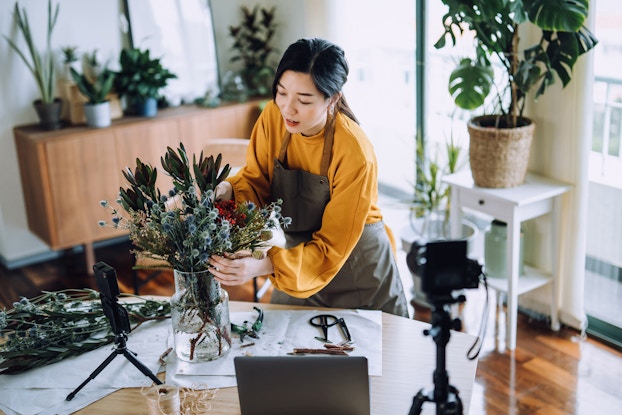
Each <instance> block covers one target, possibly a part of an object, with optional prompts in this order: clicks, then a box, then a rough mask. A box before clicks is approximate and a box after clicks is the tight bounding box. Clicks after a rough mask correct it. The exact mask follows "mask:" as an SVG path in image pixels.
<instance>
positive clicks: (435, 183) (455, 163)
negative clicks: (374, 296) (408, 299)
mask: <svg viewBox="0 0 622 415" xmlns="http://www.w3.org/2000/svg"><path fill="white" fill-rule="evenodd" d="M442 150H444V153H442V152H438V151H437V152H434V154H431V153H432V149H427V151H426V149H425V148H424V146H423V141H422V140H420V139H418V140H417V182H416V183H415V185H414V188H413V190H414V193H413V198H412V199H410V200H408V201H407V203H408V205H409V208H410V220H409V224H408V225H406V226H404V227H403V228H402V229H401V231H400V239H401V242H402V249H403V250H404V251H405V252H406V253H407V254H408V253H409V252H410V250H411V249H412V248H413V245H414V246H415V249H418V248H420V247H423V246H424V245H425V244H426V243H427V242H430V241H435V240H446V239H451V231H450V227H449V203H450V199H449V198H450V190H451V189H450V188H449V186H448V185H447V184H445V183H443V176H444V175H446V174H453V173H455V172H457V171H458V170H459V169H460V168H461V167H462V165H463V163H462V158H461V153H462V147H460V146H459V145H457V144H456V143H455V141H454V139H453V136H452V137H450V139H449V140H448V141H447V142H446V143H445V144H444V148H443V149H442ZM478 233H479V232H478V229H477V226H476V225H474V224H472V223H471V222H469V221H467V220H463V221H462V229H461V238H463V239H466V240H467V242H468V243H469V244H471V245H472V242H473V240H474V239H475V238H476V237H477V235H478ZM410 271H411V275H412V278H413V301H414V302H415V303H417V304H419V305H422V306H426V307H428V306H429V303H428V301H427V299H426V294H425V293H424V292H423V290H422V289H421V275H420V272H419V271H418V270H410Z"/></svg>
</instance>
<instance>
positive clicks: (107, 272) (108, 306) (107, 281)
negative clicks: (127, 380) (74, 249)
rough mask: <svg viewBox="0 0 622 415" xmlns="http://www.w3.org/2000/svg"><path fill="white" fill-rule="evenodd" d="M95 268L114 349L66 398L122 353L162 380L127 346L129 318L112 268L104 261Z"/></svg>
mask: <svg viewBox="0 0 622 415" xmlns="http://www.w3.org/2000/svg"><path fill="white" fill-rule="evenodd" d="M93 269H94V270H95V277H96V278H97V284H98V287H99V290H100V294H99V298H100V299H101V302H102V307H103V309H104V314H105V315H106V317H107V318H108V321H109V322H110V326H111V328H112V331H113V332H114V350H113V351H112V353H111V354H110V356H108V357H107V358H106V360H104V361H103V362H102V364H100V365H99V366H98V367H97V369H95V370H94V371H93V373H91V374H90V375H89V377H88V378H87V379H86V380H85V381H84V382H82V383H81V384H80V386H78V387H77V388H76V389H75V390H74V391H73V392H71V393H70V394H69V395H67V398H66V400H68V401H70V400H72V399H73V398H74V397H75V396H76V394H77V393H78V392H79V391H80V390H81V389H82V388H83V387H84V386H86V384H87V383H89V382H90V381H91V380H93V379H95V377H97V375H99V373H100V372H101V371H102V370H104V369H105V368H106V366H108V364H110V362H112V361H113V360H114V358H115V357H117V356H118V355H123V356H125V357H126V358H127V360H129V361H130V363H132V364H133V365H134V366H136V368H137V369H138V370H140V371H141V372H142V373H143V374H144V375H145V376H148V377H149V378H150V379H151V380H153V381H154V382H155V383H156V385H161V384H162V381H160V379H158V378H157V377H156V376H155V375H154V374H153V373H152V372H151V371H150V370H149V368H148V367H147V366H145V365H144V364H142V363H141V362H140V361H139V360H138V359H137V358H136V354H135V353H134V352H132V351H131V350H129V349H128V348H127V334H128V333H129V332H130V330H131V328H130V320H129V316H128V315H127V310H126V309H125V308H123V307H122V306H121V305H120V304H119V303H118V302H117V295H119V287H118V285H117V274H116V272H115V270H114V269H113V268H111V267H110V266H108V265H107V264H105V263H104V262H98V263H97V264H95V265H94V266H93Z"/></svg>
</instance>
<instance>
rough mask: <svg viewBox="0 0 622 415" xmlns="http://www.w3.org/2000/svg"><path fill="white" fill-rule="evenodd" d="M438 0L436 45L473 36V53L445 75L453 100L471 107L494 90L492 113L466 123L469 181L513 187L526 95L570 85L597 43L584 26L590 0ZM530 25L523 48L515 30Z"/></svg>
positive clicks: (524, 137) (524, 151)
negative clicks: (533, 38) (530, 37)
mask: <svg viewBox="0 0 622 415" xmlns="http://www.w3.org/2000/svg"><path fill="white" fill-rule="evenodd" d="M442 1H443V3H444V4H445V5H446V6H447V7H448V10H447V13H446V14H445V15H444V16H443V25H444V27H445V31H444V33H443V35H442V36H441V37H440V39H439V40H438V41H437V42H436V44H435V47H436V48H443V47H445V46H446V42H447V38H449V39H450V40H451V43H452V45H455V44H456V40H457V35H462V34H463V33H465V32H467V31H468V32H470V33H473V34H474V36H475V38H474V45H475V57H474V58H464V59H462V60H461V61H460V62H459V64H458V66H457V68H456V69H455V70H454V71H453V72H452V73H451V75H450V78H449V92H450V94H451V95H452V97H453V98H454V101H455V103H456V105H457V106H459V107H461V108H464V109H469V110H472V109H475V108H478V107H480V106H482V105H484V103H485V100H486V98H487V97H488V95H489V94H490V92H491V91H492V90H495V91H496V92H497V96H496V97H495V99H494V100H493V107H494V110H493V114H494V115H485V116H481V117H475V118H473V119H472V120H471V121H470V122H469V124H468V128H469V133H470V134H471V146H470V150H469V154H470V163H471V170H472V173H473V178H474V181H475V183H476V184H477V185H479V186H482V187H513V186H516V185H518V184H520V183H522V182H523V181H524V178H525V173H526V170H527V160H528V158H529V150H530V146H531V139H532V136H533V131H534V128H535V125H534V123H533V121H532V120H530V119H528V118H526V117H524V116H523V111H524V109H525V103H526V99H527V96H528V95H529V94H530V93H532V92H534V91H535V97H534V98H535V99H537V98H538V97H540V96H541V95H543V94H544V93H545V92H546V89H547V88H548V87H549V86H550V85H551V84H553V82H554V81H555V78H559V79H560V80H561V82H562V85H563V86H564V87H565V86H566V85H568V83H569V82H570V81H571V79H572V69H573V66H574V64H575V63H576V61H577V58H578V57H579V56H581V55H582V54H584V53H586V52H588V51H589V50H591V49H592V48H593V47H594V46H595V45H596V43H597V40H596V38H595V37H594V36H593V35H592V33H591V32H590V31H589V30H588V29H587V28H586V27H585V26H584V23H585V21H586V19H587V17H588V9H589V0H560V1H555V2H551V1H548V0H472V1H469V2H464V1H461V0H442ZM527 23H531V24H533V25H535V26H536V27H537V28H538V29H539V30H540V36H539V39H538V42H537V43H535V44H533V45H531V44H530V45H526V46H523V44H521V42H519V32H520V29H521V28H522V27H524V25H525V24H527ZM519 46H520V49H519ZM495 65H497V66H498V68H500V69H499V72H501V73H500V74H499V75H500V76H499V77H496V75H495V71H494V69H493V68H494V67H495ZM504 133H507V134H508V135H507V137H506V136H503V134H504ZM503 144H507V148H509V149H510V150H507V148H505V147H502V145H503ZM514 150H515V151H514ZM519 160H520V161H519ZM507 163H510V165H508V164H507ZM488 169H490V171H488Z"/></svg>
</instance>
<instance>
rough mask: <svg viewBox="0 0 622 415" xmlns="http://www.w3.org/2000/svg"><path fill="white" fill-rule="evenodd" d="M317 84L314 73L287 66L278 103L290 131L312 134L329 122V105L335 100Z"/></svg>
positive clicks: (277, 98)
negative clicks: (324, 93) (325, 96)
mask: <svg viewBox="0 0 622 415" xmlns="http://www.w3.org/2000/svg"><path fill="white" fill-rule="evenodd" d="M333 101H334V99H332V98H324V95H322V93H321V92H320V91H318V89H317V88H316V87H315V84H314V83H313V80H312V79H311V75H309V74H306V73H300V72H294V71H291V70H287V71H285V72H283V74H282V75H281V79H280V80H279V82H278V84H277V88H276V98H275V102H276V105H277V106H278V107H279V109H280V110H281V115H282V116H283V119H284V121H285V127H286V128H287V131H289V132H290V133H292V134H294V133H300V134H302V135H306V136H312V135H315V134H317V133H319V132H320V131H321V130H322V128H324V125H326V117H327V109H328V106H329V105H332V104H333V103H334V102H333Z"/></svg>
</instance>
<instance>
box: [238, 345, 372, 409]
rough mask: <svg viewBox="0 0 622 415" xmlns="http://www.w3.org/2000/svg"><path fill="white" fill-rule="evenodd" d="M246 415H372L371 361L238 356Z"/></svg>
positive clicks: (332, 358)
mask: <svg viewBox="0 0 622 415" xmlns="http://www.w3.org/2000/svg"><path fill="white" fill-rule="evenodd" d="M233 362H234V366H235V374H236V378H237V384H238V396H239V399H240V409H241V413H242V415H266V414H270V415H281V414H287V415H291V414H297V415H304V414H314V415H317V414H338V415H369V413H370V397H369V376H368V371H367V358H365V357H362V356H327V355H315V356H237V357H235V358H234V360H233Z"/></svg>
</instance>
